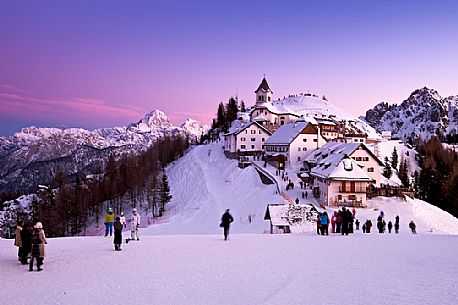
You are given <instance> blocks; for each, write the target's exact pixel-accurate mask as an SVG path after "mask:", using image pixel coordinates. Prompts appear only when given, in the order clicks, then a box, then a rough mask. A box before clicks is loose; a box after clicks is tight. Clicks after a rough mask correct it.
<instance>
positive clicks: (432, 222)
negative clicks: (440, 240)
mask: <svg viewBox="0 0 458 305" xmlns="http://www.w3.org/2000/svg"><path fill="white" fill-rule="evenodd" d="M406 204H407V205H411V206H412V210H413V214H414V215H415V216H416V217H417V218H418V219H420V220H421V221H422V222H423V225H424V226H425V228H430V232H431V233H435V234H451V235H458V218H456V217H454V216H453V215H452V214H450V213H448V212H446V211H444V210H441V209H440V208H438V207H436V206H434V205H432V204H429V203H427V202H426V201H423V200H420V199H414V200H412V199H409V198H407V203H406Z"/></svg>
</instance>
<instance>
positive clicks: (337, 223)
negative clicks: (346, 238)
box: [331, 207, 359, 235]
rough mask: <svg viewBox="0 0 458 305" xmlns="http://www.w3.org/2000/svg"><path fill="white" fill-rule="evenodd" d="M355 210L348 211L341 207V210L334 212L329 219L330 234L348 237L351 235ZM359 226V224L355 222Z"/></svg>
mask: <svg viewBox="0 0 458 305" xmlns="http://www.w3.org/2000/svg"><path fill="white" fill-rule="evenodd" d="M355 215H356V210H355V209H353V211H350V210H349V209H347V208H345V207H343V208H342V210H339V211H334V214H333V215H332V217H331V232H332V233H340V234H342V235H348V234H349V233H353V224H354V221H355ZM357 225H358V226H359V222H358V221H357Z"/></svg>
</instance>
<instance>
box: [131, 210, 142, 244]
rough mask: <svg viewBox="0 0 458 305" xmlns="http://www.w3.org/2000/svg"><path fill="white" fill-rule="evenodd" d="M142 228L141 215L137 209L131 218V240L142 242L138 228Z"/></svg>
mask: <svg viewBox="0 0 458 305" xmlns="http://www.w3.org/2000/svg"><path fill="white" fill-rule="evenodd" d="M139 227H140V214H139V213H138V212H137V209H135V208H134V209H132V216H131V217H130V239H131V240H140V239H139V238H138V228H139Z"/></svg>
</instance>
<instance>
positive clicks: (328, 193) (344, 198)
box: [310, 154, 373, 207]
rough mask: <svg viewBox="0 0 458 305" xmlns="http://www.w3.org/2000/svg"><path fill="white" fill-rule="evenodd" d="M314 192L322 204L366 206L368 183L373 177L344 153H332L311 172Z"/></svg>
mask: <svg viewBox="0 0 458 305" xmlns="http://www.w3.org/2000/svg"><path fill="white" fill-rule="evenodd" d="M310 176H311V177H312V181H313V182H312V183H313V194H314V195H315V197H316V198H318V200H319V202H320V205H322V206H339V205H345V206H361V207H364V206H366V201H367V198H366V192H367V187H368V184H369V183H371V182H373V179H372V178H371V177H370V176H369V175H368V174H367V173H366V172H365V171H364V170H363V169H362V168H361V167H360V166H359V165H358V164H357V163H356V161H355V160H353V159H351V158H350V157H348V156H346V155H343V154H331V155H329V156H328V157H327V158H325V159H323V160H321V161H320V162H319V163H318V165H317V166H315V167H314V168H312V171H311V172H310Z"/></svg>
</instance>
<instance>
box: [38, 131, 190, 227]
mask: <svg viewBox="0 0 458 305" xmlns="http://www.w3.org/2000/svg"><path fill="white" fill-rule="evenodd" d="M189 147H190V141H189V139H188V138H185V137H182V136H165V137H163V138H161V139H158V140H157V141H156V142H155V143H154V144H153V145H151V146H150V147H149V148H148V149H147V150H146V151H144V152H142V153H140V154H133V153H131V154H123V155H122V156H118V157H117V156H115V155H110V156H109V158H108V160H107V161H106V163H105V164H104V165H101V166H100V170H99V171H96V172H95V173H94V174H93V175H89V176H85V177H80V176H78V177H77V178H76V181H75V182H72V183H70V182H69V181H70V179H69V177H68V176H67V175H66V174H65V173H62V172H59V173H57V174H56V175H55V179H54V180H55V182H54V186H53V187H49V188H42V189H40V190H39V191H38V194H37V195H38V198H39V199H38V200H34V202H32V207H31V213H30V214H31V215H30V218H31V219H33V220H35V221H37V220H39V221H41V222H42V223H43V225H44V226H45V227H46V228H47V229H46V233H47V235H49V236H74V235H79V234H82V235H84V234H85V233H86V229H87V227H88V225H89V224H90V221H94V220H95V222H96V223H97V226H98V225H100V224H101V223H103V217H104V215H105V213H106V211H107V209H108V208H109V207H112V208H113V209H114V211H115V213H116V214H118V213H120V212H121V211H124V209H125V208H127V207H136V208H138V209H141V210H143V211H144V212H145V213H147V214H149V215H152V216H153V217H160V216H162V215H163V213H164V212H165V207H166V204H167V203H168V202H169V201H170V200H171V198H172V196H171V195H170V188H169V184H168V179H167V176H166V174H165V168H166V166H167V165H168V164H170V163H171V162H173V161H175V160H177V159H178V158H179V157H181V156H182V155H183V154H184V153H185V152H186V150H187V149H188V148H189Z"/></svg>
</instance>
